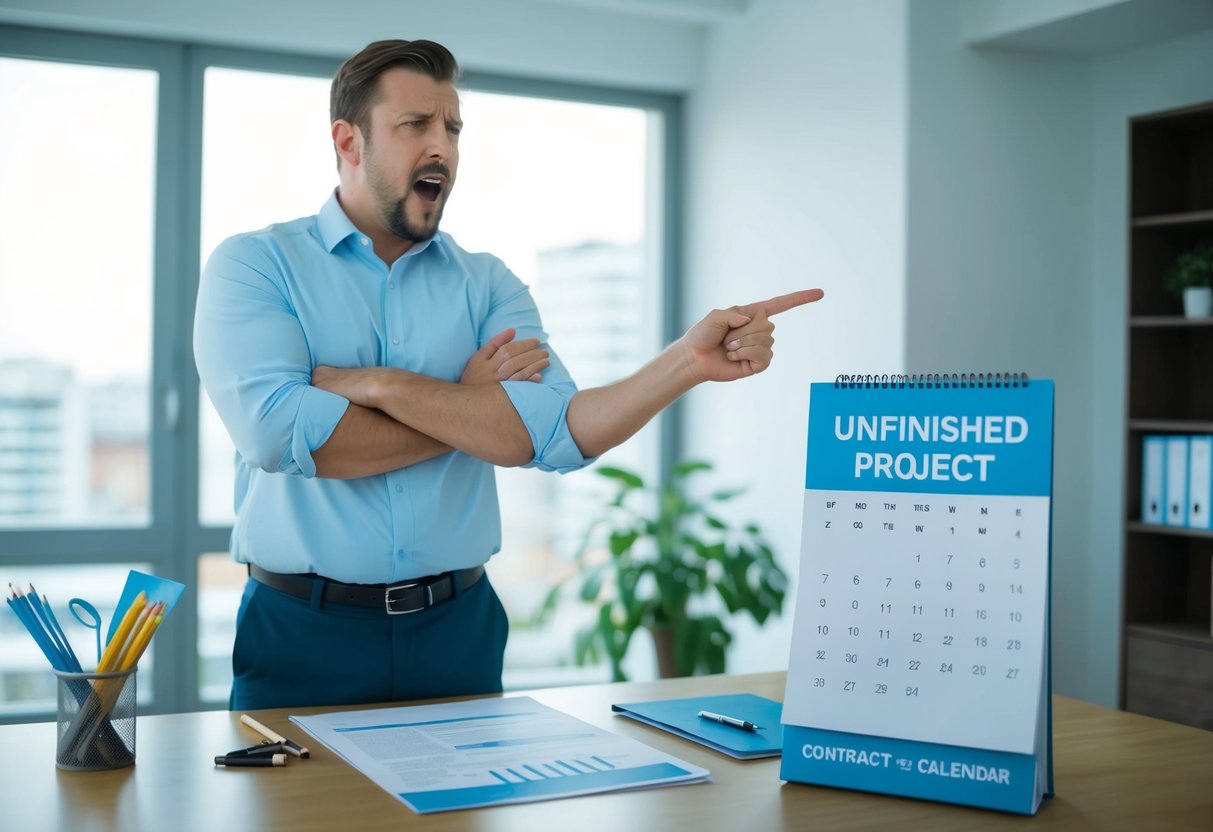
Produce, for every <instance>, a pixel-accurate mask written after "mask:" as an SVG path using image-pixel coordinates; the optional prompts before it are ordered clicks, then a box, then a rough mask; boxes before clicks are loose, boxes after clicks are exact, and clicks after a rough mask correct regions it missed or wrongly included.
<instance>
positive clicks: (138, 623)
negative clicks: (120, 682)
mask: <svg viewBox="0 0 1213 832" xmlns="http://www.w3.org/2000/svg"><path fill="white" fill-rule="evenodd" d="M155 615H156V604H148V605H147V606H146V607H144V608H143V612H141V613H139V617H138V618H136V619H135V624H134V626H133V627H131V631H130V633H129V634H128V635H127V637H126V643H125V644H123V645H122V649H121V650H119V651H118V653H117V655H115V656H114V661H113V664H112V665H110V667H111V669H113V670H121V669H122V668H123V666H124V665H125V663H126V656H127V654H128V653H130V651H131V645H132V644H134V643H135V639H137V638H138V637H139V634H140V633H142V632H143V628H144V627H145V626H147V621H148V619H149V618H152V617H153V616H155Z"/></svg>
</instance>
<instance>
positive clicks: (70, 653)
mask: <svg viewBox="0 0 1213 832" xmlns="http://www.w3.org/2000/svg"><path fill="white" fill-rule="evenodd" d="M29 587H30V589H31V590H32V589H33V588H34V585H33V584H30V585H29ZM42 608H43V609H44V610H46V616H47V618H48V619H49V621H50V624H51V628H52V629H53V630H54V632H56V633H58V635H59V642H60V643H61V644H62V645H63V647H64V649H65V650H66V651H67V654H66V655H65V656H64V658H66V659H67V660H68V667H69V668H70V669H71V671H72V672H73V673H83V672H84V668H83V667H81V666H80V660H79V659H78V658H76V651H75V650H73V649H72V643H71V642H70V641H68V640H67V633H65V632H63V628H62V627H60V626H59V619H58V617H56V616H55V610H54V608H53V607H52V606H51V602H50V601H48V600H46V596H45V595H43V596H42Z"/></svg>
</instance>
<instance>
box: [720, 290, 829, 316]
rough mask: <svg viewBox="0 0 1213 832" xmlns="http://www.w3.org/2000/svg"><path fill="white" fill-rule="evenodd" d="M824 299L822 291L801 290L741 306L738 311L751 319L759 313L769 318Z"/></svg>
mask: <svg viewBox="0 0 1213 832" xmlns="http://www.w3.org/2000/svg"><path fill="white" fill-rule="evenodd" d="M823 297H825V292H823V291H822V290H820V289H801V290H800V291H799V292H789V293H788V294H786V295H779V296H777V297H773V298H770V299H769V300H760V301H758V302H756V303H750V304H747V305H745V306H739V307H737V310H738V311H739V312H741V314H743V315H748V316H749V317H751V318H752V317H754V314H755V313H757V312H762V313H764V314H765V315H766V316H767V317H768V318H769V317H770V316H772V315H778V314H779V313H780V312H787V311H788V310H789V309H795V308H796V307H797V306H804V305H805V304H806V303H813V302H814V301H818V300H821V299H822V298H823Z"/></svg>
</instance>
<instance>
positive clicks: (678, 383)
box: [312, 289, 823, 478]
mask: <svg viewBox="0 0 1213 832" xmlns="http://www.w3.org/2000/svg"><path fill="white" fill-rule="evenodd" d="M822 294H823V293H822V292H821V290H819V289H808V290H802V291H799V292H792V293H790V294H787V295H780V296H778V297H774V298H770V299H769V300H765V301H758V302H756V303H751V304H747V305H745V306H735V307H732V308H729V309H717V310H714V311H712V312H710V313H708V315H707V316H705V317H704V318H703V319H702V320H701V321H699V323H697V324H695V325H694V326H693V327H691V328H690V329H689V330H687V332H686V333H685V334H684V335H683V336H682V337H681V338H679V339H678V340H677V341H675V342H674V343H673V344H671V345H670V346H669V347H667V348H666V349H665V350H663V351H662V352H661V353H660V354H658V356H657V357H656V358H654V359H653V360H652V361H650V362H649V363H648V364H646V365H645V366H644V367H642V368H641V369H640V370H638V371H637V372H635V373H633V374H632V375H630V376H628V377H627V378H624V379H622V380H620V381H618V382H615V383H614V384H609V385H606V386H604V387H596V388H591V389H588V390H582V391H578V392H577V393H575V394H574V395H573V398H572V400H571V401H570V402H569V405H568V411H567V415H566V419H567V423H568V427H569V431H570V433H571V434H572V437H573V440H574V441H575V442H576V443H577V446H578V448H580V450H581V453H582V455H583V456H586V457H594V456H599V455H601V454H602V453H604V452H606V451H608V450H610V449H611V448H613V447H615V446H617V445H619V444H621V443H622V442H624V441H626V440H627V439H628V438H629V437H631V436H632V435H633V434H635V433H636V431H638V430H640V428H642V427H643V426H644V425H645V424H646V423H647V422H648V421H649V420H650V419H652V418H653V416H655V415H657V414H658V413H659V412H661V410H663V409H664V408H665V407H667V406H668V405H669V404H671V403H672V402H674V401H675V400H676V399H677V398H678V397H679V396H681V395H682V394H683V393H685V392H687V391H688V390H690V389H691V388H692V387H694V386H696V385H697V384H700V383H702V382H705V381H735V380H738V379H741V378H745V377H747V376H751V375H754V374H756V373H760V372H762V371H763V370H765V369H766V368H767V367H768V366H769V365H770V363H771V359H772V356H773V345H774V336H773V332H774V329H775V325H774V324H773V323H772V322H771V320H770V318H771V317H772V316H773V315H776V314H779V313H781V312H785V311H787V310H789V309H793V308H795V307H797V306H801V305H803V304H806V303H812V302H814V301H816V300H819V299H820V298H821V297H822ZM547 359H548V354H547V352H546V351H545V350H543V349H541V348H540V345H539V342H538V341H537V340H536V339H520V340H517V341H515V340H514V331H513V330H512V329H507V330H505V331H503V332H501V333H498V334H497V335H496V336H494V337H493V338H492V339H491V340H490V341H489V342H488V343H487V344H485V346H484V347H482V348H481V349H480V350H478V351H477V352H476V353H475V354H474V355H473V356H472V357H471V358H470V359H469V360H468V363H467V366H466V367H465V368H464V372H463V376H462V377H461V378H460V380H459V382H457V383H454V382H446V381H441V380H438V379H434V378H429V377H427V376H424V375H420V374H417V373H412V372H409V371H407V370H401V369H396V368H392V367H358V368H348V369H342V368H335V367H326V366H321V367H317V368H316V369H315V370H314V371H313V373H312V385H313V386H315V387H318V388H320V389H322V390H327V391H329V392H332V393H336V394H337V395H340V396H343V397H345V398H346V399H348V400H349V401H350V403H351V405H350V407H349V408H348V409H347V410H346V412H345V414H344V415H343V416H342V418H341V420H340V422H339V423H338V424H337V427H336V428H335V429H334V430H333V432H332V434H331V435H330V436H329V438H328V439H327V441H326V442H325V443H324V444H323V445H321V446H320V447H319V448H317V449H316V450H315V451H314V452H313V454H312V457H313V459H314V461H315V464H316V475H317V476H321V477H335V478H349V477H362V476H370V475H372V474H379V473H384V472H386V471H391V470H395V469H397V468H402V467H406V466H408V465H412V464H415V463H417V462H422V461H424V460H427V459H431V458H433V457H436V456H439V455H441V454H443V453H446V452H448V451H450V450H452V449H457V450H460V451H463V452H465V453H467V454H470V455H472V456H475V457H477V458H479V459H483V460H485V461H487V462H490V463H493V464H495V465H501V466H518V465H525V464H527V463H528V462H530V461H531V459H532V457H533V456H534V453H535V451H534V448H533V446H532V442H531V438H530V435H529V434H528V432H527V429H526V426H525V425H524V424H523V422H522V419H521V418H520V417H519V416H518V413H517V411H516V410H515V409H514V407H513V405H512V404H511V402H510V399H509V397H508V396H507V394H506V393H505V391H504V389H503V388H502V386H501V385H500V384H498V383H497V382H499V381H507V380H509V381H538V380H539V378H540V377H541V375H540V374H541V373H542V370H543V369H544V368H545V367H546V366H547Z"/></svg>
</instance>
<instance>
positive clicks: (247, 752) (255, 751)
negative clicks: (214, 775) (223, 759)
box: [225, 742, 290, 757]
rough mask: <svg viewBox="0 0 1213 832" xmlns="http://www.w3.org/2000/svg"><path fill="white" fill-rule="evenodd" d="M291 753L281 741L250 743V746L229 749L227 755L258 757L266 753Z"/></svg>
mask: <svg viewBox="0 0 1213 832" xmlns="http://www.w3.org/2000/svg"><path fill="white" fill-rule="evenodd" d="M283 753H290V749H289V748H287V747H286V746H285V745H283V744H282V743H280V742H263V743H261V744H260V745H250V746H249V747H248V748H238V749H236V750H235V751H229V752H227V754H226V755H225V756H227V757H258V756H262V755H265V754H283Z"/></svg>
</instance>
